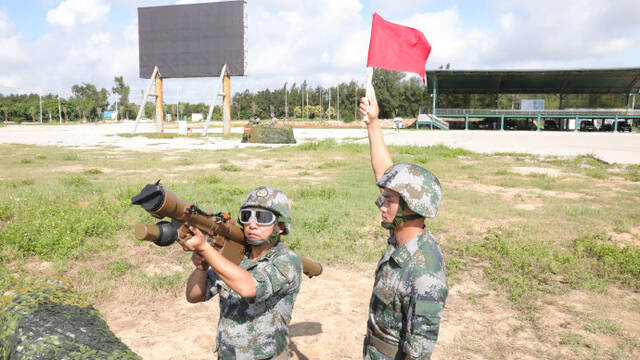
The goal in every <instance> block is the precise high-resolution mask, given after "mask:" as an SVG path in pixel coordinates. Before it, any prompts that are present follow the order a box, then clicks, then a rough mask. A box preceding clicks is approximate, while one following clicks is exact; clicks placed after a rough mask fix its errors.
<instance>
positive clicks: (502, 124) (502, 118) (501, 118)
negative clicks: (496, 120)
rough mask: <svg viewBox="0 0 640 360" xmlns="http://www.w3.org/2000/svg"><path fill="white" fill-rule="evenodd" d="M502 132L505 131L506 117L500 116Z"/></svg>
mask: <svg viewBox="0 0 640 360" xmlns="http://www.w3.org/2000/svg"><path fill="white" fill-rule="evenodd" d="M500 131H504V115H500Z"/></svg>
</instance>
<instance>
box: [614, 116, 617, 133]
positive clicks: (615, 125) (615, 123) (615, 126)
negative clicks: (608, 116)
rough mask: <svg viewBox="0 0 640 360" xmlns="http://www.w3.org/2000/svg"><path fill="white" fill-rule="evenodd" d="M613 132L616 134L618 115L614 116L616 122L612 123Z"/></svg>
mask: <svg viewBox="0 0 640 360" xmlns="http://www.w3.org/2000/svg"><path fill="white" fill-rule="evenodd" d="M613 132H618V115H616V121H615V122H614V123H613Z"/></svg>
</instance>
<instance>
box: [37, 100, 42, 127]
mask: <svg viewBox="0 0 640 360" xmlns="http://www.w3.org/2000/svg"><path fill="white" fill-rule="evenodd" d="M38 96H39V97H40V124H42V95H41V94H38Z"/></svg>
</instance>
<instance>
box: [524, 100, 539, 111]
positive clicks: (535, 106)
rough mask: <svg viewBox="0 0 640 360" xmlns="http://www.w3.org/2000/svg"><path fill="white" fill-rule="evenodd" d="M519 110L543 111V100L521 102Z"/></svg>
mask: <svg viewBox="0 0 640 360" xmlns="http://www.w3.org/2000/svg"><path fill="white" fill-rule="evenodd" d="M520 110H544V100H521V101H520Z"/></svg>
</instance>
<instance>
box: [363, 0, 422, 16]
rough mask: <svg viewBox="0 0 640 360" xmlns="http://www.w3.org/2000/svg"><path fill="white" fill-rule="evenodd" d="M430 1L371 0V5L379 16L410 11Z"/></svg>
mask: <svg viewBox="0 0 640 360" xmlns="http://www.w3.org/2000/svg"><path fill="white" fill-rule="evenodd" d="M430 2H431V1H425V0H393V1H389V0H372V1H371V7H372V8H373V10H374V11H376V12H378V14H380V16H382V17H385V16H389V15H397V14H407V13H411V12H414V11H415V10H416V9H418V8H420V7H422V6H424V5H425V4H427V3H430Z"/></svg>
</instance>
